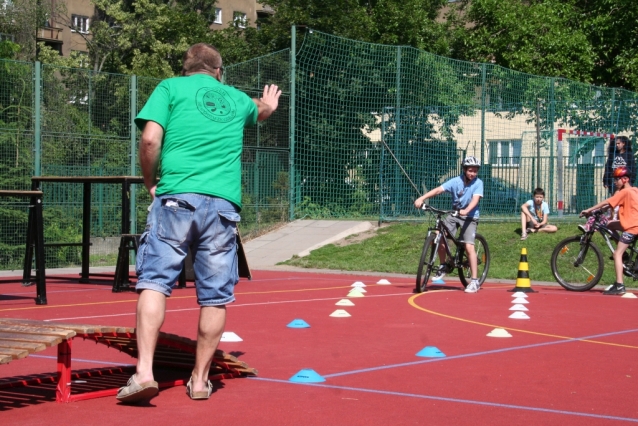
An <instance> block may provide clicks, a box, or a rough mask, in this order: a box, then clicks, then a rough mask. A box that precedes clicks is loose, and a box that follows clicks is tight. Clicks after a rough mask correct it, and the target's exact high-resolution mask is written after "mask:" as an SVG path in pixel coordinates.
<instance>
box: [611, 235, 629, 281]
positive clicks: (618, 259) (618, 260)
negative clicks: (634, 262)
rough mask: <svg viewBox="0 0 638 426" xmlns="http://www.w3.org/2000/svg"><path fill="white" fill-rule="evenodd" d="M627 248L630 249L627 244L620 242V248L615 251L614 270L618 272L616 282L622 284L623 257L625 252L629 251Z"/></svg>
mask: <svg viewBox="0 0 638 426" xmlns="http://www.w3.org/2000/svg"><path fill="white" fill-rule="evenodd" d="M627 247H629V244H625V243H623V242H620V241H619V242H618V246H617V247H616V250H615V251H614V269H615V271H616V282H617V283H620V284H623V274H622V270H623V268H622V255H623V254H624V253H625V250H627Z"/></svg>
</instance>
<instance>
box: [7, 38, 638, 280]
mask: <svg viewBox="0 0 638 426" xmlns="http://www.w3.org/2000/svg"><path fill="white" fill-rule="evenodd" d="M292 36H293V37H292V46H295V47H294V49H292V50H284V51H281V52H277V53H274V54H271V55H267V56H264V57H260V58H256V59H254V60H251V61H248V62H245V63H241V64H237V65H233V66H230V67H227V69H226V72H225V80H226V83H227V84H230V85H233V86H235V87H237V88H239V89H240V90H243V91H244V92H246V93H247V94H248V95H250V96H251V97H258V96H259V95H260V93H261V91H262V90H263V86H264V85H265V84H272V83H275V84H278V85H279V86H280V87H281V88H282V89H283V92H284V93H283V95H282V97H281V99H280V106H279V110H278V111H277V113H276V114H274V115H273V116H272V117H271V118H270V119H268V120H266V121H265V122H263V123H261V124H260V125H259V126H256V127H253V128H249V129H247V130H246V132H245V147H244V153H243V157H242V189H243V204H244V209H243V211H242V224H241V229H242V234H244V235H245V236H248V237H249V236H250V235H255V234H256V233H258V232H262V231H263V230H267V229H269V227H270V226H271V225H273V224H277V223H280V222H285V221H288V220H292V219H298V218H343V219H352V218H379V220H386V221H387V220H407V219H414V218H417V217H418V216H419V212H418V211H416V210H415V209H414V207H413V205H412V203H413V200H414V199H415V198H416V197H417V196H418V193H423V192H424V191H426V190H428V189H431V188H433V187H436V186H438V185H440V184H441V183H442V182H443V181H444V180H445V179H447V178H449V177H452V176H454V175H456V174H458V173H459V172H460V161H461V160H462V158H463V157H464V156H466V155H474V156H476V157H478V158H479V159H480V160H481V162H482V164H483V167H482V168H481V171H480V177H481V178H482V179H483V181H484V183H485V196H484V198H483V200H482V201H481V212H482V213H481V216H482V217H483V218H487V219H489V218H490V217H498V218H499V219H502V218H512V219H513V218H516V217H517V216H518V212H519V206H520V204H522V203H523V202H524V201H526V200H527V199H528V198H529V197H530V193H531V191H532V190H533V189H534V188H535V187H536V186H542V187H543V188H545V190H546V193H547V198H548V201H549V202H550V205H551V208H552V210H553V211H552V214H556V213H557V206H558V202H559V201H562V202H563V203H562V205H563V207H564V210H563V211H562V212H563V213H565V214H572V213H576V212H578V211H580V210H581V209H582V208H584V207H587V206H589V205H591V204H593V203H594V202H596V201H597V200H600V199H602V198H604V197H605V196H607V192H606V190H605V189H604V188H603V186H602V173H603V170H604V164H605V161H606V158H607V154H608V152H607V146H608V144H609V138H604V137H596V136H590V137H575V136H573V135H571V136H569V135H565V138H564V139H563V140H562V141H559V140H558V138H557V135H558V129H559V128H564V129H567V130H580V131H589V132H601V133H614V134H622V135H627V136H629V137H630V139H631V140H632V142H633V143H635V135H636V124H635V123H637V122H638V121H637V119H638V117H637V115H638V103H637V101H638V95H637V94H636V93H633V92H628V91H626V90H622V89H610V88H601V87H595V86H591V85H586V84H582V83H577V82H573V81H568V80H565V79H560V78H546V77H538V76H534V75H528V74H523V73H519V72H515V71H512V70H508V69H504V68H501V67H498V66H495V65H492V64H481V63H470V62H462V61H455V60H451V59H448V58H443V57H438V56H435V55H432V54H429V53H427V52H423V51H419V50H417V49H413V48H410V47H397V46H383V45H376V44H369V43H362V42H357V41H352V40H347V39H344V38H340V37H335V36H331V35H328V34H324V33H321V32H317V31H307V32H306V33H305V34H304V35H303V38H302V37H299V43H297V39H298V37H297V33H296V31H295V29H294V28H293V32H292ZM291 76H295V78H294V79H291ZM158 82H159V80H157V79H151V78H141V77H135V76H125V75H117V74H108V73H96V72H93V71H89V70H83V69H82V70H79V69H66V68H60V67H53V66H42V65H40V64H37V63H36V64H32V63H23V62H14V61H1V62H0V165H1V166H0V167H1V168H0V189H29V188H30V186H31V179H30V178H31V176H33V175H63V176H65V175H66V176H82V175H92V176H94V175H104V176H108V175H139V173H140V171H139V166H138V165H137V139H138V137H139V134H138V132H137V130H136V129H135V126H134V124H133V121H132V120H133V118H134V117H135V115H136V114H137V112H138V111H139V110H140V109H141V107H142V106H143V105H144V103H145V102H146V100H147V99H148V96H149V95H150V93H151V92H152V90H153V89H154V87H155V86H156V85H157V83H158ZM187 166H188V165H185V167H187ZM43 190H44V203H45V204H44V206H45V208H44V215H45V242H67V243H77V242H79V241H80V239H81V225H80V224H81V207H82V196H81V187H80V186H74V185H69V184H53V183H48V184H46V183H45V184H44V187H43ZM92 197H93V200H92V206H93V207H92V212H91V229H92V243H93V245H92V247H91V263H92V265H113V264H114V260H115V250H116V247H117V243H118V242H119V232H120V229H119V226H120V218H121V201H120V193H119V188H118V187H116V186H114V185H101V186H100V185H97V186H95V187H94V188H93V191H92ZM438 198H439V199H436V200H433V202H434V203H438V204H439V205H441V206H443V205H447V200H446V198H445V196H440V197H438ZM149 201H150V200H149V196H148V193H147V192H146V190H145V189H143V188H142V187H141V186H137V188H135V190H134V192H133V208H134V212H135V214H133V215H132V225H133V227H132V229H134V230H136V231H137V232H140V231H141V230H142V228H143V226H144V223H145V219H146V207H147V206H148V204H149ZM26 217H27V203H26V202H25V200H19V199H6V198H5V199H0V231H1V232H2V234H1V235H2V237H0V238H1V239H0V268H1V269H19V268H21V266H22V264H21V262H22V259H23V253H24V242H25V239H26V237H25V235H24V232H25V230H26ZM46 262H47V267H58V266H68V265H77V264H79V248H78V247H77V246H66V247H65V246H62V247H48V248H47V249H46Z"/></svg>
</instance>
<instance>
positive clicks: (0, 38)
mask: <svg viewBox="0 0 638 426" xmlns="http://www.w3.org/2000/svg"><path fill="white" fill-rule="evenodd" d="M0 41H15V36H14V35H13V34H4V33H0Z"/></svg>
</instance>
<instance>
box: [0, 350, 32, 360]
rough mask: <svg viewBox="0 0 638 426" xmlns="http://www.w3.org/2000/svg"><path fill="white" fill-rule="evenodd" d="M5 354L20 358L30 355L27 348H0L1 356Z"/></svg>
mask: <svg viewBox="0 0 638 426" xmlns="http://www.w3.org/2000/svg"><path fill="white" fill-rule="evenodd" d="M5 355H9V356H10V357H12V358H13V359H20V358H26V357H27V356H28V355H29V351H28V350H26V349H10V348H0V358H2V357H3V356H5Z"/></svg>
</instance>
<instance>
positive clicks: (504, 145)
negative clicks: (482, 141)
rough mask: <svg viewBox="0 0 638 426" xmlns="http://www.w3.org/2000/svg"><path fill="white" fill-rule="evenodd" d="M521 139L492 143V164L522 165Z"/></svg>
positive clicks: (490, 147) (490, 146)
mask: <svg viewBox="0 0 638 426" xmlns="http://www.w3.org/2000/svg"><path fill="white" fill-rule="evenodd" d="M521 143H522V141H521V140H520V139H511V140H501V141H490V142H489V144H490V145H489V149H490V164H492V165H494V166H518V165H520V163H521Z"/></svg>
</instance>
